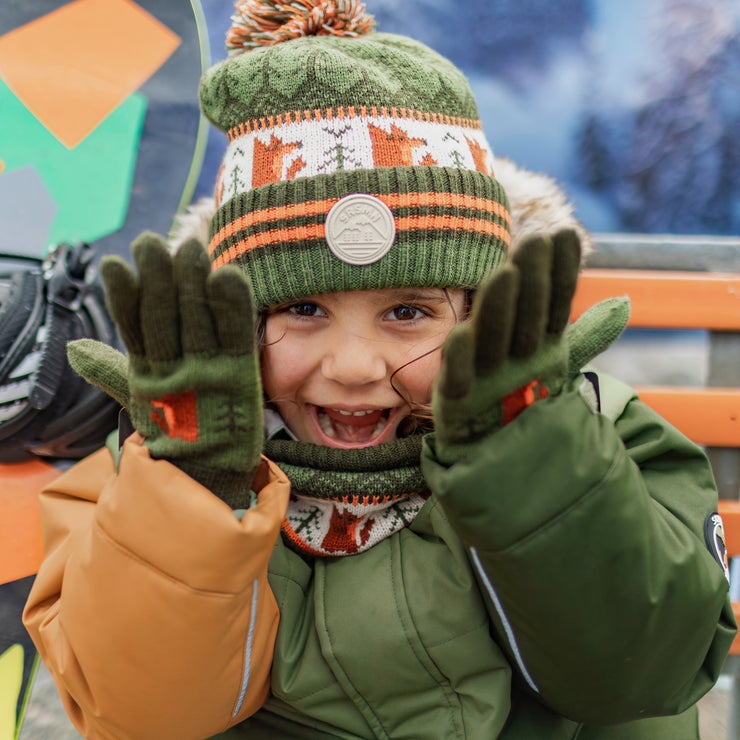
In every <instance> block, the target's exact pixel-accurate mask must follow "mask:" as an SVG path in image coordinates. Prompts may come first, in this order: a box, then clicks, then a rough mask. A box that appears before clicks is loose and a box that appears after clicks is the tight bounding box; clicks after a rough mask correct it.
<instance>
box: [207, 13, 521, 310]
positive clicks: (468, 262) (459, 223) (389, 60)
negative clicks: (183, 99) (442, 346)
mask: <svg viewBox="0 0 740 740" xmlns="http://www.w3.org/2000/svg"><path fill="white" fill-rule="evenodd" d="M232 22H233V25H232V28H231V29H230V31H229V33H228V35H227V48H228V49H229V57H228V58H227V59H226V60H225V61H223V62H221V63H220V64H218V65H216V66H215V67H212V68H211V69H210V70H208V71H207V72H206V73H205V74H204V76H203V78H202V80H201V87H200V100H201V106H202V109H203V112H204V113H205V115H206V117H207V118H208V119H209V120H210V121H211V123H213V124H214V125H215V126H217V127H218V128H220V129H221V130H222V131H225V132H226V134H227V137H228V145H227V148H226V153H225V155H224V159H223V163H222V165H221V168H220V171H219V175H218V178H217V183H216V192H215V196H216V205H217V211H216V214H215V217H214V218H213V221H212V222H211V228H210V235H209V236H210V243H209V253H210V256H211V260H212V262H213V265H214V267H217V266H219V265H222V264H225V263H234V264H238V265H240V266H241V267H242V268H243V269H244V270H245V271H246V272H247V274H248V275H249V277H250V279H251V282H252V285H253V288H254V291H255V296H256V299H257V303H258V305H259V307H260V308H261V309H264V308H266V307H269V306H274V305H277V304H280V303H283V302H285V301H290V300H293V299H297V298H301V297H305V296H307V295H315V294H319V293H328V292H335V291H345V290H362V289H369V288H388V287H400V286H419V287H424V286H438V287H465V288H472V287H475V286H476V285H477V284H478V283H479V282H480V280H481V279H482V277H483V276H484V275H485V274H486V273H487V272H488V271H490V270H491V269H493V268H495V267H496V266H497V265H498V264H499V263H500V262H501V261H502V260H503V259H504V257H505V254H506V250H507V247H508V244H509V238H510V237H509V231H510V217H509V210H508V203H507V200H506V195H505V194H504V191H503V189H502V188H501V186H500V184H499V183H498V181H497V180H496V179H495V178H494V176H493V155H492V150H491V147H490V146H489V145H488V142H487V141H486V138H485V136H484V134H483V131H482V129H481V124H480V121H479V119H478V111H477V108H476V105H475V101H474V99H473V95H472V93H471V91H470V88H469V86H468V83H467V81H466V80H465V78H464V77H463V75H462V73H461V72H460V71H459V70H458V69H457V68H456V67H455V66H454V65H453V64H451V63H450V62H449V61H448V60H447V59H445V58H444V57H442V56H440V55H439V54H437V53H436V52H434V51H432V50H431V49H430V48H428V47H427V46H424V45H423V44H420V43H418V42H416V41H413V40H412V39H409V38H407V37H405V36H398V35H394V34H386V33H376V32H373V31H372V28H373V25H374V22H373V20H372V18H371V17H370V16H369V15H367V13H366V12H365V8H364V4H363V3H360V2H356V0H292V2H281V1H280V0H241V2H237V4H236V13H235V15H234V16H233V18H232Z"/></svg>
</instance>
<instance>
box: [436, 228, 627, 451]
mask: <svg viewBox="0 0 740 740" xmlns="http://www.w3.org/2000/svg"><path fill="white" fill-rule="evenodd" d="M580 258H581V248H580V241H579V239H578V235H577V234H576V233H575V232H574V231H571V230H567V231H561V232H559V233H558V234H556V235H555V237H554V238H553V239H550V238H548V237H545V236H534V237H531V238H529V239H527V240H525V241H524V242H523V243H522V244H521V246H520V247H519V249H518V250H517V251H516V253H515V254H514V255H513V257H512V259H511V261H510V262H509V263H508V264H506V265H505V266H504V267H502V268H501V269H500V270H498V271H496V272H494V273H492V274H491V275H489V276H488V278H487V279H486V280H485V281H484V282H483V284H482V285H481V287H480V289H479V291H478V295H477V296H476V300H475V304H474V306H473V315H472V318H471V320H470V321H469V322H466V323H464V324H460V325H458V326H456V327H455V329H454V330H453V332H452V333H451V334H450V337H449V339H448V340H447V342H446V344H445V347H444V352H443V359H442V367H441V369H440V373H439V376H438V378H437V382H436V384H435V388H434V392H433V395H432V406H433V409H434V419H435V429H436V437H437V442H436V449H437V455H438V457H439V459H440V460H441V461H442V462H443V463H445V464H452V463H454V462H455V461H457V460H459V459H460V458H461V457H463V456H464V455H466V454H467V453H468V452H469V451H470V445H471V444H473V443H474V442H476V441H477V440H478V439H480V438H481V437H484V436H486V435H488V434H491V433H493V432H495V431H497V430H498V429H501V428H502V427H503V426H505V425H506V424H508V423H509V422H511V421H513V420H514V419H515V418H516V417H517V416H518V415H519V414H520V413H521V412H522V411H523V410H524V409H526V408H527V407H528V406H530V405H531V404H532V403H534V402H535V401H537V400H538V399H540V398H544V397H546V396H548V395H554V394H557V393H560V391H561V390H562V388H563V386H564V384H565V383H566V382H567V381H568V380H569V379H570V378H572V377H574V376H575V375H576V374H577V373H578V371H579V370H580V368H581V367H583V365H584V364H586V363H587V362H588V361H590V360H591V359H592V358H593V357H595V356H596V355H597V354H599V353H601V352H603V351H604V350H605V349H606V348H607V347H608V346H609V345H610V344H611V343H612V342H613V341H614V340H615V339H616V338H617V337H618V336H619V335H620V334H621V333H622V331H623V330H624V327H625V326H626V324H627V320H628V318H629V300H628V299H627V298H614V299H609V300H608V301H603V302H602V303H599V304H597V305H596V306H594V307H593V308H592V309H590V310H589V311H588V312H587V313H586V314H584V315H583V316H582V317H581V318H580V319H579V320H578V321H577V322H576V323H575V324H573V325H572V326H570V327H568V319H569V317H570V310H571V302H572V300H573V294H574V292H575V287H576V282H577V280H578V270H579V266H580ZM566 327H567V329H566Z"/></svg>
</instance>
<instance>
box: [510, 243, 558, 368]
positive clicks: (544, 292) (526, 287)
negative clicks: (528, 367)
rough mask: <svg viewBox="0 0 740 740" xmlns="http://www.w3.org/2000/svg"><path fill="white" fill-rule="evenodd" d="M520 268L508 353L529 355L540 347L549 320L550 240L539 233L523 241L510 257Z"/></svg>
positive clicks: (518, 355) (519, 356)
mask: <svg viewBox="0 0 740 740" xmlns="http://www.w3.org/2000/svg"><path fill="white" fill-rule="evenodd" d="M512 263H513V264H514V265H515V266H516V267H517V268H518V269H519V281H520V284H519V296H518V298H517V306H516V319H515V322H514V332H513V335H512V339H511V352H510V354H511V357H514V358H519V359H521V358H525V357H531V356H532V355H533V354H534V353H535V352H536V351H537V350H538V349H539V347H540V344H541V343H542V339H543V337H544V333H545V329H546V328H547V323H548V312H549V308H550V280H551V277H550V275H551V272H552V241H551V240H550V239H549V238H548V237H546V236H542V235H537V236H532V237H529V238H528V239H526V240H525V241H524V242H522V244H521V246H520V247H519V248H518V249H517V250H516V252H515V253H514V255H513V257H512Z"/></svg>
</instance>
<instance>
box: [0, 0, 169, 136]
mask: <svg viewBox="0 0 740 740" xmlns="http://www.w3.org/2000/svg"><path fill="white" fill-rule="evenodd" d="M179 44H180V37H179V36H177V35H176V34H175V33H173V32H172V31H170V30H169V29H168V28H167V27H166V26H164V25H163V24H162V23H160V22H159V21H158V20H157V19H156V18H154V17H153V16H152V15H150V14H149V13H147V12H146V11H145V10H144V9H143V8H141V7H140V6H139V5H137V4H136V3H135V2H133V0H76V1H75V2H71V3H68V4H66V5H63V6H62V7H61V8H59V9H57V10H55V11H53V12H51V13H49V14H47V15H45V16H43V17H41V18H39V19H38V20H35V21H33V22H31V23H28V24H26V25H25V26H21V27H20V28H17V29H15V30H13V31H11V32H10V33H7V34H5V35H4V36H3V37H1V38H0V77H2V79H3V80H4V81H5V83H6V84H7V85H8V87H10V88H11V89H12V90H13V92H14V93H15V94H16V95H17V96H18V98H19V99H20V100H21V101H22V102H23V104H24V105H25V106H26V107H27V108H28V109H29V110H30V111H31V112H32V113H33V114H34V115H35V116H36V118H38V120H39V121H41V123H42V124H43V125H44V126H46V128H47V129H49V131H50V132H51V133H52V134H53V135H54V136H55V137H56V138H57V139H59V141H60V142H61V143H62V144H64V146H66V147H67V148H68V149H72V148H74V147H75V146H77V144H79V143H80V142H81V141H82V140H83V139H84V138H85V137H86V136H87V135H88V134H90V132H91V131H93V130H94V129H95V128H96V127H97V126H98V125H99V124H100V123H101V121H103V120H104V119H105V118H106V117H107V116H108V115H109V114H110V113H111V112H112V111H113V110H114V109H115V108H116V107H117V106H118V105H120V104H121V103H122V102H123V101H124V100H125V99H126V98H127V97H128V96H129V95H131V93H133V92H135V91H136V90H137V89H138V88H139V87H141V85H142V84H143V83H144V82H146V80H147V79H149V77H151V75H153V74H154V73H155V72H156V71H157V69H159V67H161V66H162V64H164V62H165V61H166V60H167V58H168V57H169V56H170V55H171V54H172V53H173V52H174V50H175V49H176V48H177V47H178V45H179Z"/></svg>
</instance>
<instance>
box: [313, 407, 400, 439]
mask: <svg viewBox="0 0 740 740" xmlns="http://www.w3.org/2000/svg"><path fill="white" fill-rule="evenodd" d="M311 410H312V411H313V413H312V414H311V416H312V417H313V418H314V421H315V423H316V426H317V428H318V432H319V436H320V437H321V438H322V442H323V444H325V445H327V446H329V447H344V448H353V447H370V446H373V445H377V444H380V443H381V442H385V441H387V440H388V439H389V438H390V437H391V435H392V434H393V433H394V430H395V426H396V425H395V424H394V423H392V422H393V421H394V420H395V418H396V417H397V416H398V414H399V411H400V409H395V408H393V409H391V408H387V409H360V410H356V411H348V410H345V409H336V408H329V407H326V406H312V407H311Z"/></svg>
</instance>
